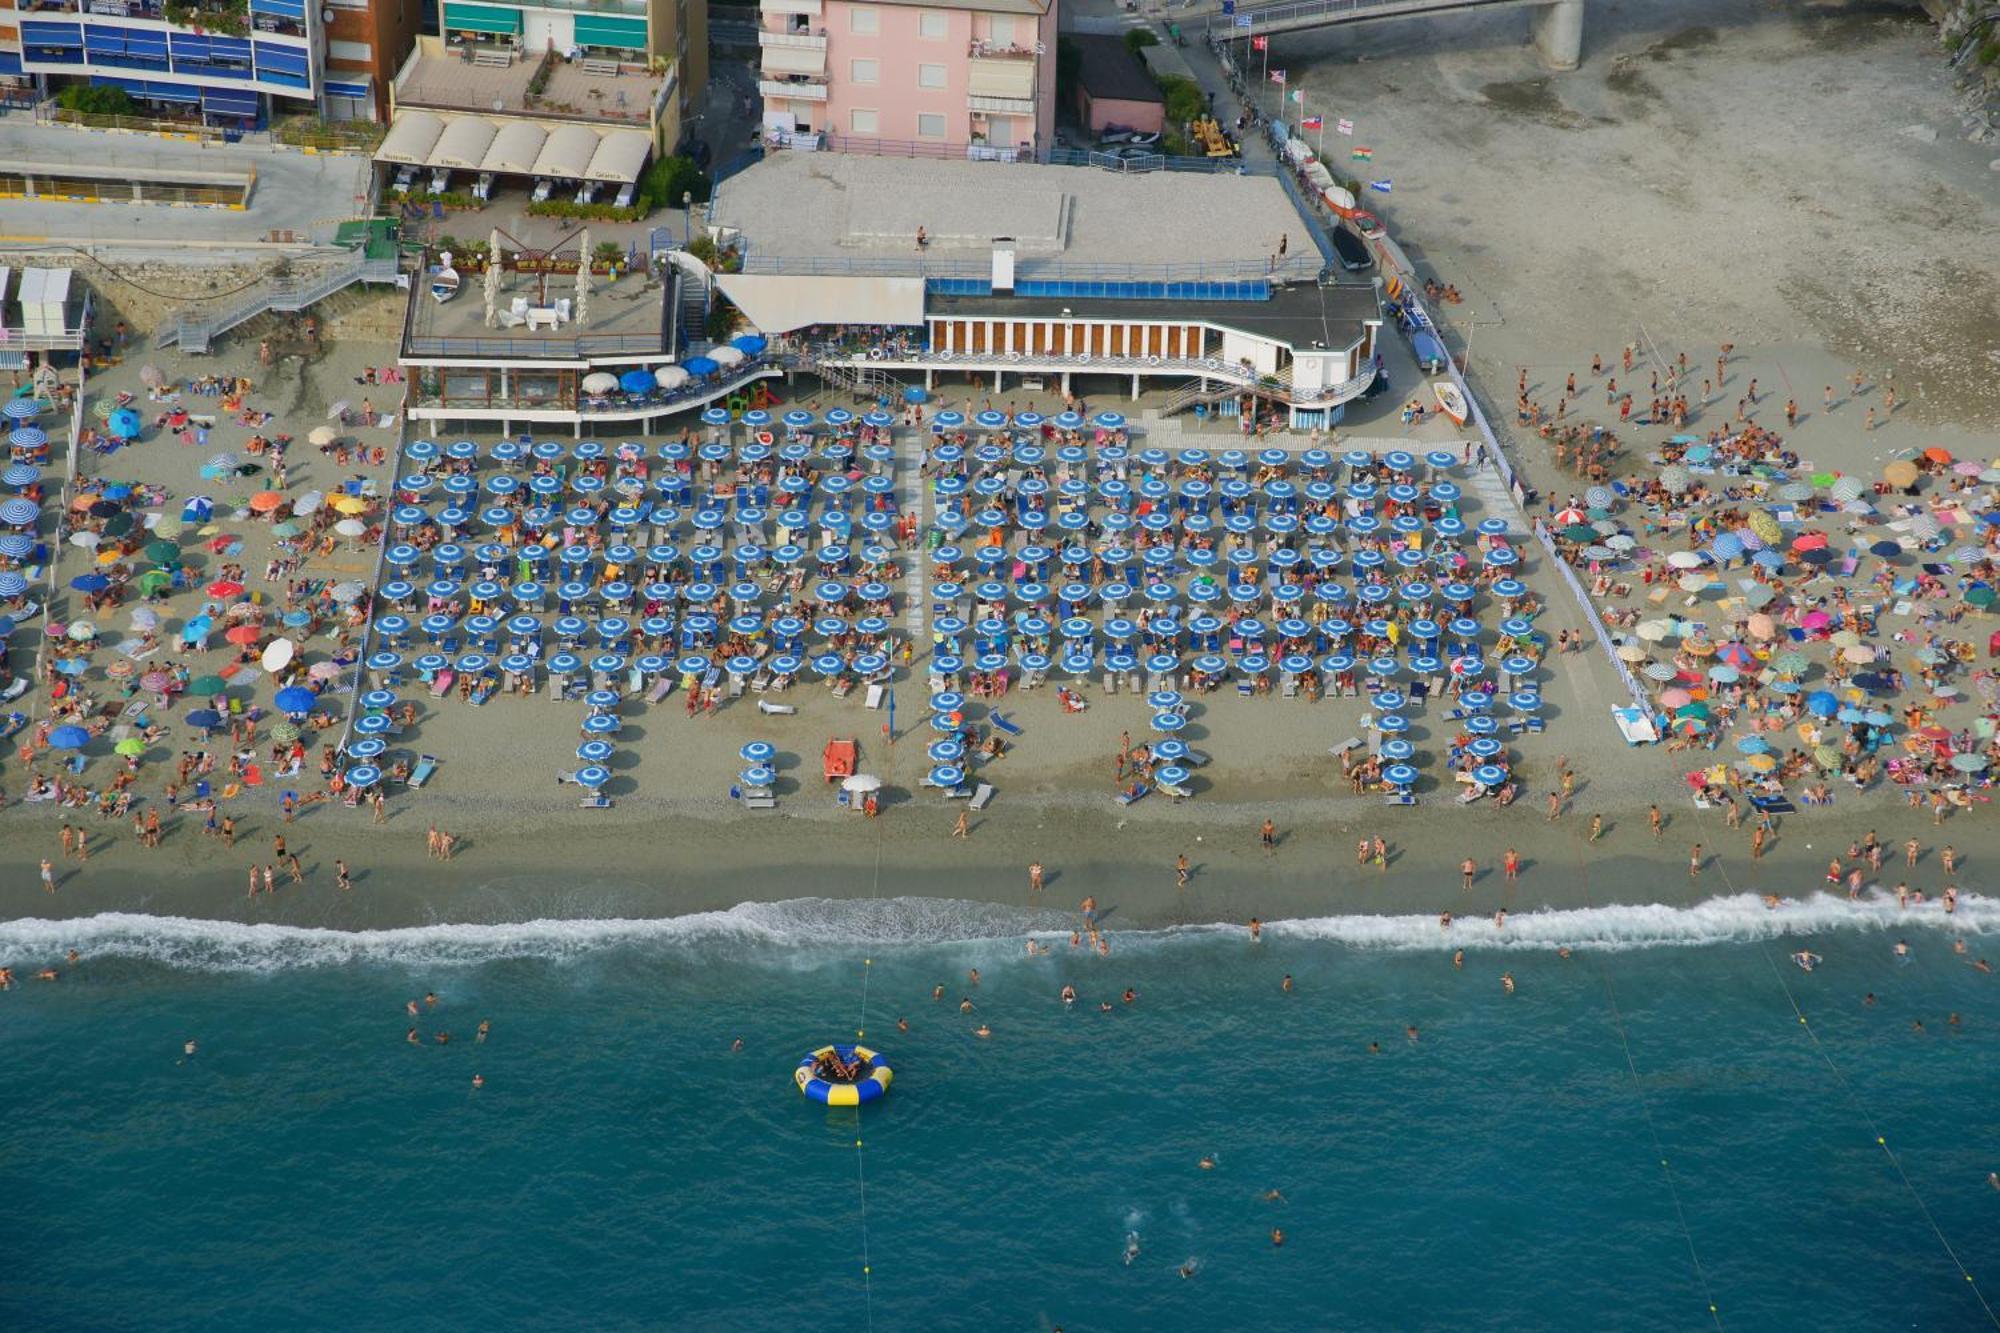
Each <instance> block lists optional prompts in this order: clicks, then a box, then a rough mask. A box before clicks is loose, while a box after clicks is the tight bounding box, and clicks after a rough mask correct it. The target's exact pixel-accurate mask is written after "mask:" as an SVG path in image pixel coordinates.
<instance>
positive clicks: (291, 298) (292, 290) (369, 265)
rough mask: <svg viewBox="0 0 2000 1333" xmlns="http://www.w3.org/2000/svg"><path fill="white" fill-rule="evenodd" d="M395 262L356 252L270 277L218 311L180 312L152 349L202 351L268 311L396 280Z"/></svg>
mask: <svg viewBox="0 0 2000 1333" xmlns="http://www.w3.org/2000/svg"><path fill="white" fill-rule="evenodd" d="M397 271H398V262H397V261H396V260H395V259H369V258H367V257H366V256H364V255H363V254H361V253H360V252H358V251H357V252H355V253H354V254H352V255H349V256H348V257H347V258H345V259H343V260H341V261H340V262H338V263H335V264H332V265H330V266H327V267H325V268H319V269H315V270H314V271H313V272H311V273H307V274H303V275H297V276H291V277H283V278H273V279H271V280H270V281H269V282H266V283H264V284H262V285H261V286H259V287H257V288H255V289H253V290H251V291H249V292H246V293H243V294H242V295H241V296H240V297H239V298H238V299H237V303H236V304H235V305H233V306H228V307H225V308H223V309H221V310H182V311H178V312H176V313H175V314H174V316H173V317H172V318H171V319H169V320H168V321H167V323H166V326H165V327H164V328H162V329H161V330H160V331H159V332H158V333H156V334H155V335H154V337H153V346H155V347H178V348H180V349H181V350H182V351H183V352H187V353H189V354H200V353H205V352H207V351H208V350H209V348H210V346H211V345H212V344H213V343H214V341H215V339H217V338H219V337H221V336H222V335H223V334H225V333H227V332H228V331H229V330H231V329H233V328H235V327H236V326H237V325H239V324H242V323H244V322H246V321H248V320H252V319H255V318H256V317H257V316H259V315H261V314H263V313H264V312H266V311H269V310H276V311H281V312H285V313H294V312H297V311H300V310H304V309H306V308H307V307H308V306H311V305H314V304H316V303H317V302H320V301H324V300H325V299H326V298H327V297H329V296H331V295H333V294H334V293H335V292H338V291H344V290H346V289H347V288H349V287H351V286H353V285H354V284H355V283H357V282H375V283H391V282H394V281H396V275H397Z"/></svg>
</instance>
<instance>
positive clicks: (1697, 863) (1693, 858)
mask: <svg viewBox="0 0 2000 1333" xmlns="http://www.w3.org/2000/svg"><path fill="white" fill-rule="evenodd" d="M1688 878H1689V879H1700V878H1701V844H1700V843H1696V844H1695V845H1694V850H1693V851H1691V852H1689V853H1688Z"/></svg>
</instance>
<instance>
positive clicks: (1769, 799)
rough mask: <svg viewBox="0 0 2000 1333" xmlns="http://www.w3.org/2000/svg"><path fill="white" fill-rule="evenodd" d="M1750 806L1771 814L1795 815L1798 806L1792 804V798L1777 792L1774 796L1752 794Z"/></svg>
mask: <svg viewBox="0 0 2000 1333" xmlns="http://www.w3.org/2000/svg"><path fill="white" fill-rule="evenodd" d="M1750 804H1751V806H1752V807H1754V808H1755V809H1758V810H1762V811H1764V812H1765V813H1766V814H1772V815H1795V814H1797V813H1798V812H1799V808H1798V807H1797V806H1795V805H1793V804H1792V798H1791V797H1789V796H1787V795H1785V794H1784V793H1783V792H1779V793H1778V794H1777V795H1776V796H1752V797H1751V798H1750Z"/></svg>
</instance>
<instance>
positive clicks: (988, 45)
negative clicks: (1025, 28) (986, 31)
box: [966, 37, 1041, 60]
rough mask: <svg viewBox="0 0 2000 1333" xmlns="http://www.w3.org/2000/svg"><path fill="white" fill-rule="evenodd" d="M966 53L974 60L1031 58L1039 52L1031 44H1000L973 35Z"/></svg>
mask: <svg viewBox="0 0 2000 1333" xmlns="http://www.w3.org/2000/svg"><path fill="white" fill-rule="evenodd" d="M966 54H967V55H969V56H971V57H972V58H973V59H975V60H1033V59H1035V58H1036V57H1037V56H1038V55H1040V54H1041V53H1040V52H1038V51H1036V50H1035V48H1034V47H1032V46H1000V45H997V44H995V43H993V42H984V41H981V40H980V39H979V38H977V37H975V38H973V39H972V42H971V43H970V45H969V46H968V47H967V48H966Z"/></svg>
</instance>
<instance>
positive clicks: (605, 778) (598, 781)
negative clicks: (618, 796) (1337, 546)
mask: <svg viewBox="0 0 2000 1333" xmlns="http://www.w3.org/2000/svg"><path fill="white" fill-rule="evenodd" d="M609 781H611V770H610V769H608V768H606V767H604V765H602V764H590V765H588V766H586V767H584V768H579V769H578V770H577V771H576V782H577V785H578V786H580V787H588V788H589V789H590V790H592V791H596V790H597V789H598V788H599V787H602V786H603V785H604V784H605V783H607V782H609Z"/></svg>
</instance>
